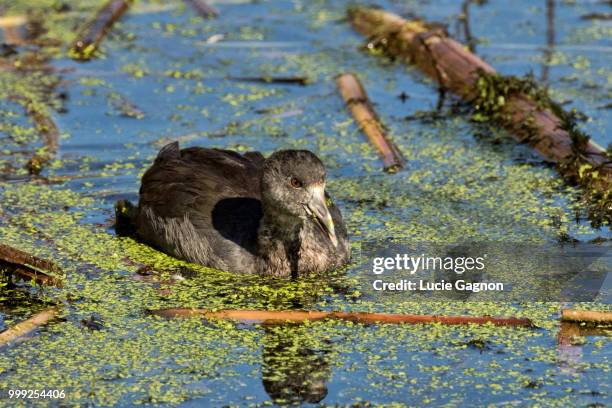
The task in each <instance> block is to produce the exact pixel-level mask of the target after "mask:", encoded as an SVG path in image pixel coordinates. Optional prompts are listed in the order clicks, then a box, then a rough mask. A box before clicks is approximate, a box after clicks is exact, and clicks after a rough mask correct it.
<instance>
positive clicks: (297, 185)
mask: <svg viewBox="0 0 612 408" xmlns="http://www.w3.org/2000/svg"><path fill="white" fill-rule="evenodd" d="M302 186H303V184H302V182H301V181H300V180H299V179H297V178H295V177H291V187H293V188H302Z"/></svg>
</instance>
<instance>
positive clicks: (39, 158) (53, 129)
mask: <svg viewBox="0 0 612 408" xmlns="http://www.w3.org/2000/svg"><path fill="white" fill-rule="evenodd" d="M26 112H27V114H28V116H29V117H30V118H31V119H32V121H33V122H34V124H35V126H36V130H37V131H38V133H39V134H40V135H41V136H42V140H43V143H44V145H45V152H44V153H43V154H36V155H34V156H33V157H32V158H31V159H30V160H29V161H28V163H27V164H26V168H27V169H28V171H29V172H30V174H33V175H38V174H40V171H41V170H42V167H43V166H44V165H45V163H47V162H49V161H51V160H53V158H54V157H55V155H56V154H57V150H58V147H59V137H60V132H59V129H58V128H57V125H56V124H55V121H54V120H53V118H52V117H51V115H49V113H48V112H45V111H42V110H40V109H38V108H36V107H35V106H34V104H33V103H28V104H27V105H26Z"/></svg>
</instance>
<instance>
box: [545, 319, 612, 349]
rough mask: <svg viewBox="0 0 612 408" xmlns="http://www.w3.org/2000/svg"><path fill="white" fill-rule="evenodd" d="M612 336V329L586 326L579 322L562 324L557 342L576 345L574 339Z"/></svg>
mask: <svg viewBox="0 0 612 408" xmlns="http://www.w3.org/2000/svg"><path fill="white" fill-rule="evenodd" d="M610 335H612V327H599V326H596V325H584V324H581V323H578V322H561V327H560V328H559V332H558V333H557V342H558V343H559V344H561V345H575V342H574V339H575V338H576V337H585V336H610Z"/></svg>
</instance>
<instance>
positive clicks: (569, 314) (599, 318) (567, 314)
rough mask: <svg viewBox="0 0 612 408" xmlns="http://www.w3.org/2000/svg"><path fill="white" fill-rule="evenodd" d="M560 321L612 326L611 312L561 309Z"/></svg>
mask: <svg viewBox="0 0 612 408" xmlns="http://www.w3.org/2000/svg"><path fill="white" fill-rule="evenodd" d="M561 321H563V322H578V323H594V324H612V312H598V311H595V310H577V309H563V310H561Z"/></svg>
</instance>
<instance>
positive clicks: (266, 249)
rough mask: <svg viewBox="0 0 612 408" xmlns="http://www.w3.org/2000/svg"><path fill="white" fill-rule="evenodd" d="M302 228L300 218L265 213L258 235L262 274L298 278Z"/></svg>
mask: <svg viewBox="0 0 612 408" xmlns="http://www.w3.org/2000/svg"><path fill="white" fill-rule="evenodd" d="M302 227H303V221H302V220H301V219H299V218H295V217H292V216H287V215H284V214H269V213H268V214H265V213H264V216H263V217H262V219H261V223H260V224H259V230H258V233H257V251H258V254H259V256H260V258H261V260H262V267H261V269H262V271H261V273H262V274H264V275H271V276H278V277H289V276H292V277H295V276H297V272H298V258H299V252H300V245H301V244H300V231H301V230H302ZM288 271H290V274H291V275H289V272H288Z"/></svg>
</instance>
